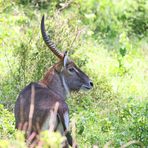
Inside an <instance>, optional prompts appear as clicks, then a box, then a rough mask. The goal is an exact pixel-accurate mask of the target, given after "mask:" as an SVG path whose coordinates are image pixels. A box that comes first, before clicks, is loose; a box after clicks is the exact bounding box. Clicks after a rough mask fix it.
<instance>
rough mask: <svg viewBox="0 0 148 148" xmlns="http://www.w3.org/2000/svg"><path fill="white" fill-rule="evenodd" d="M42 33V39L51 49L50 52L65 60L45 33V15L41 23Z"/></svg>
mask: <svg viewBox="0 0 148 148" xmlns="http://www.w3.org/2000/svg"><path fill="white" fill-rule="evenodd" d="M41 32H42V37H43V40H44V42H45V43H46V45H47V46H48V47H49V48H50V50H51V51H52V52H53V53H54V54H55V55H56V56H57V57H58V58H60V59H63V57H64V55H63V54H62V53H61V52H60V51H59V50H58V49H57V48H56V45H55V44H54V43H53V42H52V41H51V40H50V38H49V37H48V35H47V34H46V31H45V25H44V15H43V17H42V21H41Z"/></svg>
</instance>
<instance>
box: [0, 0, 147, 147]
mask: <svg viewBox="0 0 148 148" xmlns="http://www.w3.org/2000/svg"><path fill="white" fill-rule="evenodd" d="M36 2H37V1H25V0H23V1H21V0H19V1H18V0H16V1H13V2H10V1H3V0H1V1H0V11H1V18H0V24H1V25H0V44H1V45H2V46H1V47H0V48H1V50H0V78H1V79H0V86H1V87H0V103H1V104H3V105H4V107H3V106H0V115H1V116H0V122H1V123H2V124H0V125H1V126H0V133H1V135H0V138H2V139H8V138H9V137H14V133H15V132H14V131H15V130H14V117H13V114H12V113H11V112H8V111H7V110H6V109H5V108H7V109H9V110H10V111H12V110H13V108H14V103H15V100H16V97H17V95H18V93H19V91H20V90H21V89H22V88H23V87H24V86H26V85H27V84H28V83H30V82H31V81H38V80H40V79H41V78H42V77H43V74H44V72H45V71H46V70H47V69H48V68H49V67H50V66H51V65H53V64H54V63H56V61H57V59H56V58H55V57H54V56H53V54H52V53H51V52H50V51H49V49H48V48H47V47H46V45H45V44H44V42H43V40H42V37H41V34H40V21H41V17H42V14H45V18H46V21H45V24H46V30H47V32H48V33H49V35H50V36H51V38H52V40H53V41H54V42H55V43H56V45H57V47H58V48H59V49H60V50H61V51H65V50H68V51H69V54H70V57H71V58H72V59H73V60H74V61H75V62H76V64H77V65H78V66H79V67H80V68H82V69H83V70H84V71H85V72H86V73H87V74H88V75H89V76H90V77H91V79H92V80H93V82H94V88H93V90H92V91H90V92H80V93H78V94H75V93H74V94H73V95H72V98H69V99H68V100H67V103H68V105H69V108H70V120H71V122H72V121H73V120H74V121H75V122H76V138H77V139H76V140H77V141H78V144H79V145H80V147H92V146H93V145H94V144H96V145H98V146H99V147H103V146H104V145H105V144H106V143H107V142H112V143H111V145H112V146H113V147H119V146H121V145H122V144H125V143H127V142H128V141H131V140H138V141H141V142H142V143H143V144H144V145H145V146H147V145H148V143H147V141H146V138H147V122H146V119H147V114H146V113H147V101H146V100H147V97H148V95H147V92H148V86H147V81H148V77H147V76H148V75H147V62H148V61H147V42H146V40H147V24H148V23H147V20H148V19H147V8H148V7H147V5H148V4H147V2H146V1H144V0H136V1H135V0H131V1H129V0H121V1H120V2H115V1H114V0H97V1H96V0H90V1H88V0H76V1H73V2H72V3H70V5H69V6H68V7H65V9H63V10H62V11H59V10H58V9H59V8H61V7H62V6H66V5H65V2H66V4H67V2H68V1H63V0H57V1H50V2H49V1H38V4H37V3H36ZM139 37H140V38H139ZM18 137H19V136H18ZM45 137H46V136H45ZM20 138H21V136H20ZM16 139H17V138H16ZM46 140H47V139H46V138H45V141H46ZM10 141H11V139H10ZM14 141H15V140H14ZM2 143H7V144H8V145H10V143H11V142H10V143H9V141H7V140H4V141H2ZM17 144H18V145H19V142H18V141H17V140H16V145H17ZM22 144H23V146H24V147H25V146H26V145H25V144H24V140H23V142H22ZM20 145H21V143H20ZM23 146H22V147H23Z"/></svg>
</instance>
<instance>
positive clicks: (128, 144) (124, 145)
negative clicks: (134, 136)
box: [121, 140, 144, 148]
mask: <svg viewBox="0 0 148 148" xmlns="http://www.w3.org/2000/svg"><path fill="white" fill-rule="evenodd" d="M132 144H136V145H139V146H140V147H141V148H144V145H143V143H142V142H140V141H136V140H133V141H129V142H128V143H126V144H123V145H122V146H121V148H126V147H128V146H130V145H132Z"/></svg>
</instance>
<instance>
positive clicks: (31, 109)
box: [27, 85, 35, 136]
mask: <svg viewBox="0 0 148 148" xmlns="http://www.w3.org/2000/svg"><path fill="white" fill-rule="evenodd" d="M34 98H35V88H34V85H31V103H30V112H29V123H28V130H27V134H28V136H29V135H30V133H31V128H32V118H33V113H34Z"/></svg>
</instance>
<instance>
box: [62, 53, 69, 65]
mask: <svg viewBox="0 0 148 148" xmlns="http://www.w3.org/2000/svg"><path fill="white" fill-rule="evenodd" d="M67 61H68V52H67V51H65V53H64V60H63V66H64V67H66V64H67Z"/></svg>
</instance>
